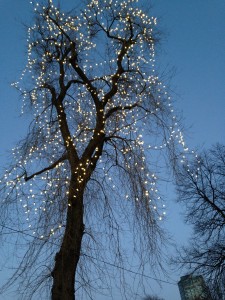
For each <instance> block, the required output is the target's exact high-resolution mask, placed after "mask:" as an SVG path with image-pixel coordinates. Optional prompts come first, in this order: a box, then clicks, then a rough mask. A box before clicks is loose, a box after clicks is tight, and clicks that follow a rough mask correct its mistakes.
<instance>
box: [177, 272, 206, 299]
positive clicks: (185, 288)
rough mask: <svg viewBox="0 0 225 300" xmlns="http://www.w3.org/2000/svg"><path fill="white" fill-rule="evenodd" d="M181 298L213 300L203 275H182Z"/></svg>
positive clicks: (180, 282)
mask: <svg viewBox="0 0 225 300" xmlns="http://www.w3.org/2000/svg"><path fill="white" fill-rule="evenodd" d="M178 287H179V291H180V296H181V300H211V299H212V298H211V296H210V292H209V289H208V287H207V286H206V284H205V281H204V279H203V277H202V276H201V275H199V276H193V275H186V276H182V277H181V279H180V281H179V282H178Z"/></svg>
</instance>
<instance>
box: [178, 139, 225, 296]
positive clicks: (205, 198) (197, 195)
mask: <svg viewBox="0 0 225 300" xmlns="http://www.w3.org/2000/svg"><path fill="white" fill-rule="evenodd" d="M177 184H178V185H177V189H178V195H179V201H180V202H182V203H184V204H185V205H186V208H187V210H186V222H187V223H189V224H192V225H193V226H194V229H193V230H194V235H193V238H192V240H191V243H190V246H189V247H187V248H184V249H183V250H182V252H181V253H180V258H179V262H181V263H182V265H185V266H187V265H188V266H189V267H190V268H191V269H192V270H193V271H196V272H199V273H200V274H202V275H203V276H204V277H205V279H207V281H208V283H209V284H210V285H211V286H213V288H212V289H211V292H212V294H215V295H216V294H218V291H219V294H220V296H219V299H223V298H222V295H223V297H224V296H225V289H224V282H225V146H224V145H221V144H217V145H215V146H214V147H213V148H212V149H211V150H209V151H205V152H203V154H202V155H200V156H198V157H197V158H196V159H195V160H194V161H193V162H192V163H191V164H189V165H185V166H184V168H183V169H182V170H181V172H180V173H179V174H178V181H177ZM215 297H216V296H215ZM215 297H214V298H215ZM215 299H217V298H215Z"/></svg>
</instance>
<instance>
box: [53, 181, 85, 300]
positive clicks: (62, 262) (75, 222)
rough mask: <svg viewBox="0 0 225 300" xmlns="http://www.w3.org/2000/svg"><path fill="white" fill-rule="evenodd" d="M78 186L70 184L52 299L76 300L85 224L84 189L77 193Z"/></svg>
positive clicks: (56, 258)
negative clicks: (77, 272) (77, 276)
mask: <svg viewBox="0 0 225 300" xmlns="http://www.w3.org/2000/svg"><path fill="white" fill-rule="evenodd" d="M76 189H77V187H76V185H75V186H72V184H71V186H70V191H69V197H68V203H69V206H68V210H67V221H66V228H65V233H64V237H63V242H62V245H61V248H60V251H59V252H58V253H57V254H56V256H55V266H54V269H53V272H52V277H53V286H52V291H51V292H52V300H75V288H74V285H75V273H76V269H77V265H78V261H79V258H80V250H81V243H82V237H83V233H84V224H83V191H79V194H78V193H76V198H74V195H75V193H74V191H76Z"/></svg>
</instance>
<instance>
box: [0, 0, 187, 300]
mask: <svg viewBox="0 0 225 300" xmlns="http://www.w3.org/2000/svg"><path fill="white" fill-rule="evenodd" d="M34 11H35V18H34V19H35V22H34V25H33V26H31V27H30V28H29V29H28V63H27V67H26V70H25V71H24V73H23V74H22V77H23V80H22V81H21V82H20V83H15V86H16V87H17V88H18V89H19V90H20V92H21V94H22V96H23V111H24V112H27V113H32V114H33V121H32V122H31V124H30V127H29V132H28V134H27V136H26V138H25V139H24V140H22V141H21V142H20V143H19V144H18V145H17V147H16V148H15V149H14V150H13V159H12V163H11V166H10V167H9V168H7V170H6V173H5V175H4V176H3V178H2V180H1V199H2V203H1V227H2V234H3V235H2V236H3V239H5V240H6V235H4V234H5V233H6V232H7V231H9V230H14V232H17V233H18V234H19V238H18V239H17V240H14V242H15V243H16V251H17V252H18V251H19V254H20V255H21V259H20V263H19V267H18V269H17V271H16V272H15V274H14V275H13V277H12V278H11V280H10V281H9V283H8V284H13V283H14V282H15V281H16V280H20V291H21V293H22V298H23V299H31V298H33V297H34V295H35V292H37V294H38V295H40V289H41V288H43V289H44V290H45V288H46V284H47V291H48V290H49V289H51V297H52V299H54V300H56V299H75V289H76V292H77V293H79V292H81V294H82V293H83V292H85V291H86V287H87V286H90V285H92V286H93V287H94V288H95V289H98V288H100V287H101V288H103V284H104V286H106V287H107V283H108V282H107V278H108V277H107V276H110V275H111V276H112V277H113V275H112V274H110V272H109V271H107V270H108V268H107V262H110V263H111V264H114V265H117V266H120V267H121V266H122V264H123V263H125V261H126V252H125V249H126V244H127V243H129V244H130V245H131V246H130V248H131V251H132V252H134V253H137V255H138V256H139V258H140V261H141V263H142V264H143V265H144V264H145V263H146V262H147V261H149V260H150V262H151V259H152V260H153V261H154V265H155V264H156V263H157V255H158V254H159V248H158V246H159V243H160V241H161V240H162V239H161V238H162V231H161V229H160V226H159V221H160V220H161V219H162V216H163V211H162V210H161V209H160V206H161V204H160V203H161V200H160V195H159V193H158V190H157V187H156V179H157V178H156V172H157V165H158V166H159V165H160V164H161V163H159V162H158V163H157V162H155V164H154V163H153V162H154V157H155V156H156V155H155V153H154V151H153V150H154V149H155V150H156V151H155V152H157V153H159V152H160V153H161V151H163V150H165V151H164V153H167V154H168V153H170V154H172V152H171V151H170V150H171V149H172V150H174V148H175V142H174V140H177V141H178V142H180V144H183V141H182V134H181V132H180V131H179V130H178V128H177V121H176V119H175V117H174V113H173V109H172V107H171V103H170V98H168V95H167V91H166V89H165V87H164V86H163V85H162V83H161V82H160V80H159V77H158V75H157V74H156V72H155V67H154V56H155V50H154V45H155V42H156V41H157V40H158V36H157V31H155V25H156V19H155V18H154V17H149V16H148V15H147V14H146V13H145V12H144V11H143V10H141V9H139V8H138V4H137V1H134V0H129V1H110V0H99V1H96V0H92V1H89V2H88V4H87V5H86V6H84V7H83V8H82V9H81V10H80V11H78V10H76V12H73V11H72V12H70V13H64V12H63V11H62V10H61V9H59V8H58V7H56V6H55V5H54V4H53V2H52V1H51V0H49V1H48V2H47V3H46V4H45V5H40V4H38V3H37V5H35V7H34ZM152 145H155V146H154V147H153V146H152ZM167 150H169V152H167ZM148 151H149V153H150V154H147V153H148ZM151 153H152V154H151ZM158 158H159V156H158V155H157V159H158ZM151 159H152V160H151ZM160 159H161V160H162V159H163V155H162V156H160ZM162 209H163V208H162ZM125 232H128V234H127V235H126V236H124V233H125ZM129 232H130V233H129ZM131 233H132V234H131ZM7 237H8V238H13V236H12V235H11V236H7ZM18 249H19V250H18ZM154 255H155V256H154ZM121 269H122V268H121ZM101 280H102V281H101ZM92 281H93V282H94V283H93V284H92ZM109 285H110V282H109ZM88 296H89V297H90V298H91V294H88ZM45 299H46V298H45Z"/></svg>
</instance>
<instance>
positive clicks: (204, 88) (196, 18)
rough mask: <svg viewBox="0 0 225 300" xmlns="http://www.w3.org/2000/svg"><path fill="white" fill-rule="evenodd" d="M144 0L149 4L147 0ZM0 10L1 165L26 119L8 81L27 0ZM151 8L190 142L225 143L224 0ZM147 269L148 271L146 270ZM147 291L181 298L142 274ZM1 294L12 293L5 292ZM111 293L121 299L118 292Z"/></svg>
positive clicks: (182, 229)
mask: <svg viewBox="0 0 225 300" xmlns="http://www.w3.org/2000/svg"><path fill="white" fill-rule="evenodd" d="M145 2H146V5H148V1H147V0H145ZM66 3H67V6H68V7H70V8H72V7H73V3H76V0H73V1H72V0H68V1H67V2H66ZM0 11H1V18H0V33H1V45H0V57H1V61H0V65H1V72H0V104H1V110H0V128H1V133H0V138H1V148H0V167H1V166H2V165H3V164H4V163H5V161H6V159H7V155H8V154H7V150H10V149H11V148H12V147H13V145H14V144H15V142H16V141H17V140H18V139H19V138H20V137H23V136H24V134H25V132H26V124H27V122H26V120H24V119H20V118H19V113H20V101H19V95H18V93H17V92H16V91H15V90H13V88H11V87H10V83H11V82H12V81H14V80H17V79H18V78H19V76H20V73H21V71H22V69H23V67H24V66H25V62H26V55H25V52H26V49H25V45H26V32H25V29H24V27H23V25H22V24H21V23H22V22H24V23H26V22H28V20H29V18H30V11H31V6H30V4H29V0H7V1H5V0H0ZM152 14H153V15H154V16H156V17H157V18H158V26H159V28H160V29H161V30H162V42H161V46H160V48H159V51H158V56H157V61H158V64H159V65H160V68H161V70H165V69H166V70H168V71H169V70H172V69H175V71H176V72H175V73H174V75H173V78H172V79H171V82H170V88H171V90H172V91H173V92H172V94H173V98H174V100H175V101H176V108H177V109H178V110H180V111H182V116H183V122H184V124H185V127H186V132H185V136H186V141H187V144H188V146H189V147H191V148H196V147H197V148H199V149H202V148H209V147H210V146H211V145H212V144H214V143H216V142H221V143H224V142H225V133H224V132H225V99H224V97H225V76H224V71H225V55H224V49H225V39H224V30H225V2H224V1H221V0H214V1H212V0H189V1H187V0H183V1H182V0H154V1H153V8H152ZM165 193H166V194H167V195H168V199H167V221H166V224H165V226H166V227H167V228H169V230H170V231H171V234H172V235H173V239H174V240H175V241H176V242H177V243H182V242H185V241H187V237H188V235H190V229H189V228H187V227H186V226H185V225H184V224H183V221H182V217H181V215H180V212H181V211H182V208H180V207H178V206H177V205H176V204H175V203H174V199H175V195H174V193H173V192H172V188H171V187H170V186H169V185H168V186H166V187H165ZM171 251H173V249H171ZM146 272H147V273H146V274H147V275H149V276H152V274H151V272H150V271H149V273H148V270H146ZM153 277H154V276H153ZM4 278H5V273H3V272H2V271H0V282H1V281H3V280H4ZM162 279H164V278H162ZM168 280H170V279H168ZM173 280H174V281H175V282H176V281H178V280H179V273H177V272H175V273H174V274H172V273H171V280H170V281H173ZM174 281H173V282H174ZM146 291H147V292H148V293H149V294H154V293H155V294H158V295H159V296H161V297H164V298H165V300H179V299H180V297H179V292H178V288H177V286H176V285H174V286H173V285H168V284H162V287H161V288H160V287H159V286H157V285H155V283H154V280H146ZM1 299H3V300H12V299H15V298H10V296H9V297H5V298H4V297H3V298H1ZM98 299H100V298H99V297H98ZM103 299H106V298H104V297H103V298H101V300H103ZM114 299H118V300H120V299H119V298H118V297H116V296H115V298H114ZM137 300H138V298H137Z"/></svg>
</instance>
